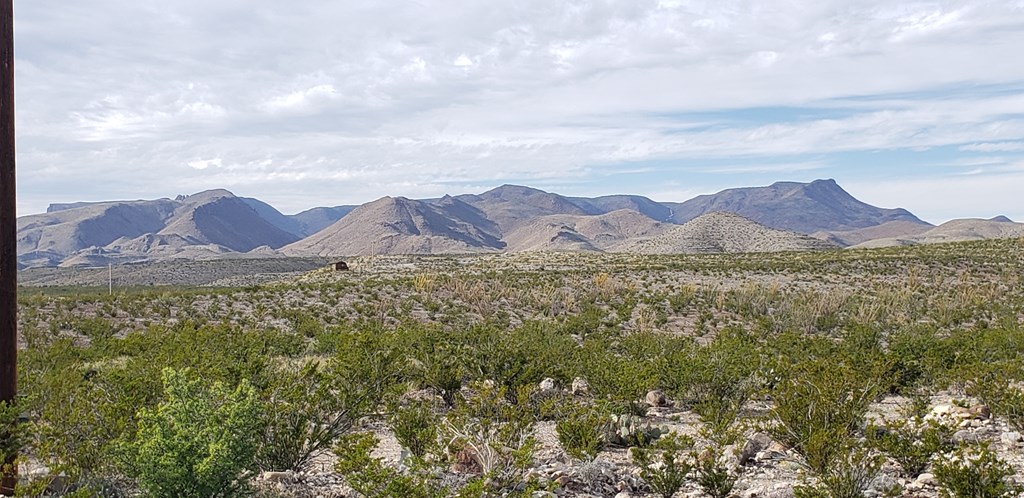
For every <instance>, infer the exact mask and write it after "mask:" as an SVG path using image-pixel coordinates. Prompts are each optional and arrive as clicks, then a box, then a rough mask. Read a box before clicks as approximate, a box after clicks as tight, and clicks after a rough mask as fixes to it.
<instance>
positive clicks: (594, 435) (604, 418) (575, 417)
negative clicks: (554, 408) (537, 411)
mask: <svg viewBox="0 0 1024 498" xmlns="http://www.w3.org/2000/svg"><path fill="white" fill-rule="evenodd" d="M610 419H611V413H609V412H608V411H607V410H606V409H604V408H602V407H601V406H587V405H576V406H574V407H573V408H572V409H570V410H569V411H568V414H566V415H565V416H564V417H563V418H562V419H560V420H558V421H557V422H556V423H555V431H556V432H557V433H558V442H559V443H561V445H562V449H564V450H565V452H566V453H568V454H569V456H571V457H573V458H575V459H576V460H581V461H591V460H593V459H594V458H596V457H597V454H598V453H600V452H601V450H602V449H604V447H605V445H606V444H607V441H606V440H605V433H606V431H607V427H608V425H609V423H610V422H611V420H610Z"/></svg>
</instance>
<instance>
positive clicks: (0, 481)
mask: <svg viewBox="0 0 1024 498" xmlns="http://www.w3.org/2000/svg"><path fill="white" fill-rule="evenodd" d="M14 164H15V158H14V0H0V401H4V402H7V403H14V401H15V398H16V397H17V394H18V261H17V254H18V253H17V245H16V244H17V239H16V238H17V223H18V221H17V203H16V202H15V183H14ZM8 437H10V435H9V434H0V438H8ZM3 463H4V465H3V466H4V468H5V469H7V471H5V472H2V475H0V494H2V495H8V496H10V495H13V494H14V485H15V483H16V482H17V472H18V469H17V467H15V466H14V457H13V456H12V457H11V458H8V461H6V462H3Z"/></svg>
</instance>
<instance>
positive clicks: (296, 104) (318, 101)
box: [262, 84, 338, 113]
mask: <svg viewBox="0 0 1024 498" xmlns="http://www.w3.org/2000/svg"><path fill="white" fill-rule="evenodd" d="M337 93H338V92H337V90H335V88H334V85H330V84H321V85H316V86H312V87H309V88H306V89H305V90H299V91H296V92H291V93H287V94H285V95H278V96H275V97H272V98H270V99H269V100H268V101H267V102H266V103H264V104H263V106H262V107H263V109H264V110H266V111H268V112H271V113H276V112H283V113H288V112H304V111H310V110H315V109H316V108H317V107H318V106H320V105H323V104H325V103H328V102H330V101H331V100H334V99H335V97H336V96H337Z"/></svg>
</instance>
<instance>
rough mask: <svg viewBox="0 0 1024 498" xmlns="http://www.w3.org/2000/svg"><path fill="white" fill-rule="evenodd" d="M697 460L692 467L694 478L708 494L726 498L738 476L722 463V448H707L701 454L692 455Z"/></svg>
mask: <svg viewBox="0 0 1024 498" xmlns="http://www.w3.org/2000/svg"><path fill="white" fill-rule="evenodd" d="M694 457H695V460H696V462H697V464H696V466H695V467H694V469H693V470H694V480H695V481H697V485H699V486H700V489H701V490H703V491H704V493H706V494H707V495H708V496H711V497H712V498H726V497H727V496H729V495H730V494H731V493H732V489H733V487H735V486H736V480H737V479H739V476H738V475H736V474H735V473H734V472H732V471H730V470H729V468H728V467H726V466H725V465H723V464H722V462H721V457H722V450H721V449H720V448H708V449H707V451H706V452H705V453H704V454H702V455H694Z"/></svg>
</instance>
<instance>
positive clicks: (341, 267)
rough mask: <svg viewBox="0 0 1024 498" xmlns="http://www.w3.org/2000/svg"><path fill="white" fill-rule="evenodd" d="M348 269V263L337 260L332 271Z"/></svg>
mask: <svg viewBox="0 0 1024 498" xmlns="http://www.w3.org/2000/svg"><path fill="white" fill-rule="evenodd" d="M348 270H349V268H348V263H346V262H344V261H338V262H337V263H334V271H348Z"/></svg>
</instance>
